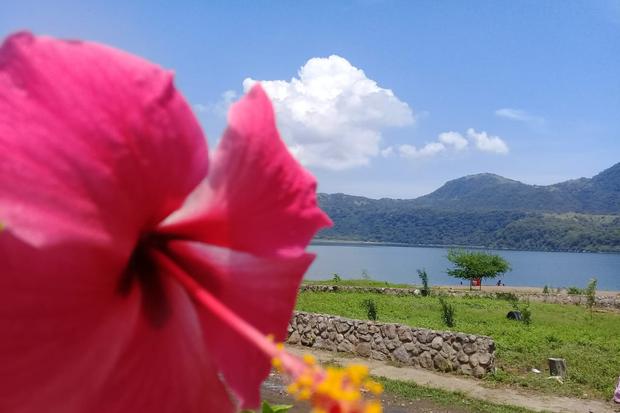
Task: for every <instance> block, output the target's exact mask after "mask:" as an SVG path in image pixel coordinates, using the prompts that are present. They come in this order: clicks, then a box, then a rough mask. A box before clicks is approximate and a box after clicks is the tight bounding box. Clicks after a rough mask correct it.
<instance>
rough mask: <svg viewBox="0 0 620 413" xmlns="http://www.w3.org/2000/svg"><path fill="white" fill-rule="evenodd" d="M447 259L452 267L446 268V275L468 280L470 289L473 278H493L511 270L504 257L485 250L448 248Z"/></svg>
mask: <svg viewBox="0 0 620 413" xmlns="http://www.w3.org/2000/svg"><path fill="white" fill-rule="evenodd" d="M448 260H449V261H450V262H452V264H454V268H449V269H448V271H447V272H448V275H451V276H453V277H456V278H463V279H466V280H469V288H470V289H471V286H472V283H473V281H474V280H482V279H483V278H495V277H497V276H498V275H502V274H504V273H506V272H508V271H510V270H511V268H510V264H508V261H506V260H505V259H504V258H502V257H501V256H499V255H495V254H490V253H486V252H472V251H463V250H450V251H448ZM480 288H482V282H481V283H480Z"/></svg>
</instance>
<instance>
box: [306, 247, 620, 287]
mask: <svg viewBox="0 0 620 413" xmlns="http://www.w3.org/2000/svg"><path fill="white" fill-rule="evenodd" d="M309 250H310V251H312V252H314V253H316V254H317V258H316V260H315V261H314V263H313V264H312V266H311V267H310V269H309V270H308V273H307V274H306V278H307V279H311V280H316V279H325V278H331V277H332V276H333V274H334V273H338V274H339V275H340V276H341V277H342V278H361V276H362V272H363V271H366V273H368V274H369V275H370V276H371V278H372V279H375V280H381V281H390V282H396V283H398V282H401V283H419V278H418V276H417V272H416V270H417V269H418V268H425V269H426V271H427V273H428V275H429V278H430V281H431V284H436V285H454V284H458V283H459V282H460V280H458V279H455V278H452V277H450V276H448V275H447V274H446V269H447V268H448V267H450V262H449V261H448V259H447V258H446V255H447V254H448V250H447V249H445V248H422V247H397V246H382V245H363V244H362V245H360V244H354V245H351V244H334V245H311V246H310V248H309ZM490 252H492V253H494V254H499V255H501V256H502V257H504V258H505V259H506V260H508V262H509V263H510V265H511V266H512V271H511V272H509V273H507V274H506V275H504V276H502V277H501V280H502V282H504V283H505V284H506V285H507V286H509V285H513V286H532V287H542V286H544V285H548V286H550V287H551V286H553V287H569V286H577V287H585V286H586V284H587V283H588V281H589V280H590V278H592V277H596V278H597V279H598V289H600V290H620V254H588V253H570V252H537V251H495V250H490ZM487 282H491V283H493V282H494V281H493V280H490V281H487Z"/></svg>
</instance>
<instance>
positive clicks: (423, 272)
mask: <svg viewBox="0 0 620 413" xmlns="http://www.w3.org/2000/svg"><path fill="white" fill-rule="evenodd" d="M418 277H420V280H421V281H422V291H421V292H422V296H424V297H426V296H427V295H430V292H431V289H430V287H429V286H428V274H427V273H426V270H425V269H424V268H422V269H421V270H418Z"/></svg>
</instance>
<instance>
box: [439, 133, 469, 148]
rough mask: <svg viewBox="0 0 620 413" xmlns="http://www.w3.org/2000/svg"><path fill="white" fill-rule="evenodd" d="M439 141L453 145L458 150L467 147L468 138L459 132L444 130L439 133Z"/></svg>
mask: <svg viewBox="0 0 620 413" xmlns="http://www.w3.org/2000/svg"><path fill="white" fill-rule="evenodd" d="M439 142H441V143H443V144H444V145H446V146H452V147H453V148H454V149H455V150H457V151H462V150H463V149H465V148H467V144H468V142H467V139H465V138H464V137H463V135H461V134H460V133H458V132H443V133H440V134H439Z"/></svg>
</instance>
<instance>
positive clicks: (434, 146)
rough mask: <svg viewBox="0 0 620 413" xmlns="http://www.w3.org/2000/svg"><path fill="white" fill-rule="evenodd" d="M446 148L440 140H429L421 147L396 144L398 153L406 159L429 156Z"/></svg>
mask: <svg viewBox="0 0 620 413" xmlns="http://www.w3.org/2000/svg"><path fill="white" fill-rule="evenodd" d="M445 150H446V146H445V145H444V144H443V143H441V142H430V143H427V144H426V145H424V146H423V147H421V148H419V149H418V148H416V147H415V146H413V145H407V144H405V145H400V146H398V154H399V155H400V156H401V157H403V158H406V159H418V158H430V157H433V156H435V155H437V154H439V153H441V152H443V151H445Z"/></svg>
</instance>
